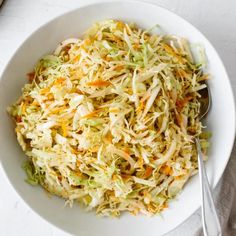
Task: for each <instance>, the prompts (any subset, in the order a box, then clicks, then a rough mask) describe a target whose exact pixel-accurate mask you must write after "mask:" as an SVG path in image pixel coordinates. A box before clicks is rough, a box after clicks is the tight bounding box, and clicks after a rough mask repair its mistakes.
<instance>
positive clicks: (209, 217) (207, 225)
mask: <svg viewBox="0 0 236 236" xmlns="http://www.w3.org/2000/svg"><path fill="white" fill-rule="evenodd" d="M195 141H196V146H197V152H198V169H199V178H200V186H201V198H202V209H201V210H202V225H203V233H204V235H205V236H221V235H222V231H221V226H220V222H219V218H218V215H217V212H216V207H215V204H214V200H213V197H212V192H211V189H210V185H209V182H208V179H207V174H206V170H205V166H204V163H203V155H202V151H201V146H200V141H199V139H198V138H196V140H195Z"/></svg>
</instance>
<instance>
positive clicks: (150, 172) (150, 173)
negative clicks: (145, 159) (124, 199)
mask: <svg viewBox="0 0 236 236" xmlns="http://www.w3.org/2000/svg"><path fill="white" fill-rule="evenodd" d="M152 171H153V169H152V167H151V166H147V168H146V170H145V173H144V178H145V179H147V178H148V177H150V176H151V175H152Z"/></svg>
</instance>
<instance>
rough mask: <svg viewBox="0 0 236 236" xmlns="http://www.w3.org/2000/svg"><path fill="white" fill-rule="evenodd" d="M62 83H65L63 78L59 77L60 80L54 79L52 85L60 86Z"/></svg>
mask: <svg viewBox="0 0 236 236" xmlns="http://www.w3.org/2000/svg"><path fill="white" fill-rule="evenodd" d="M64 82H65V78H63V77H60V78H58V79H56V80H55V81H54V83H53V84H54V85H61V84H62V83H64Z"/></svg>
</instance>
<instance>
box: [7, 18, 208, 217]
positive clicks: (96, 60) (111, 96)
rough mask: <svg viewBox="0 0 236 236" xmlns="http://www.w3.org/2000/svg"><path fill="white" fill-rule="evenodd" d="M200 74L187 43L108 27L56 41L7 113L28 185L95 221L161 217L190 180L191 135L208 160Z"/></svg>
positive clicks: (119, 25)
mask: <svg viewBox="0 0 236 236" xmlns="http://www.w3.org/2000/svg"><path fill="white" fill-rule="evenodd" d="M204 63H205V61H204ZM202 66H203V63H202V64H201V62H200V63H196V62H195V60H194V59H193V56H192V54H191V45H190V44H189V43H188V41H187V40H186V39H184V38H181V37H177V36H173V35H157V34H154V33H152V31H151V30H150V31H145V30H142V29H140V28H138V27H137V26H136V25H135V24H127V23H124V22H121V21H116V20H107V21H102V22H98V23H96V24H94V25H93V26H92V27H91V28H90V29H89V30H88V31H87V32H86V33H85V35H84V37H83V39H78V38H70V39H67V40H65V41H63V42H62V43H61V44H60V45H59V46H58V47H57V48H56V50H55V51H54V53H52V54H49V55H47V56H44V57H43V58H41V59H40V60H39V61H38V63H37V64H36V66H35V69H34V71H33V72H32V73H30V74H29V75H28V76H29V80H30V81H29V83H27V84H26V85H25V86H24V87H23V89H22V95H21V97H20V98H19V99H18V101H16V102H15V103H14V104H13V105H11V106H10V107H9V108H8V112H9V114H10V115H11V116H12V117H13V118H14V120H15V123H16V128H15V131H16V134H17V139H18V142H19V144H20V146H21V147H22V149H23V151H24V152H25V154H26V156H27V162H26V163H25V164H24V169H25V171H26V173H27V177H28V178H27V182H29V183H30V184H32V185H37V184H40V185H42V186H43V187H44V188H45V189H46V190H47V191H48V192H50V193H52V194H56V195H58V196H61V197H63V198H65V199H66V200H67V203H69V204H72V203H73V201H78V202H81V203H83V205H85V206H86V208H87V209H88V210H91V209H96V212H97V213H98V214H100V215H104V216H110V215H111V216H118V215H120V213H121V212H123V211H128V212H130V213H132V214H134V215H136V214H138V213H143V214H145V215H154V214H157V213H159V212H161V211H162V210H163V209H165V208H167V207H168V203H169V201H170V200H171V199H173V198H174V197H175V196H176V195H177V194H178V193H179V192H180V191H181V190H182V189H183V186H184V184H185V183H186V182H187V180H188V179H189V178H190V177H191V176H192V175H194V174H195V173H196V172H197V168H198V165H197V155H196V148H195V144H194V137H196V136H200V138H201V146H202V150H203V152H204V154H205V158H207V156H206V152H207V148H208V146H209V142H208V138H209V134H208V133H206V132H203V131H202V128H203V127H202V124H201V122H200V121H199V119H198V115H199V109H200V103H199V97H200V94H199V93H198V92H199V90H201V89H203V88H204V86H205V85H204V83H203V82H204V81H205V80H207V79H208V77H209V76H208V75H207V74H204V73H203V72H202Z"/></svg>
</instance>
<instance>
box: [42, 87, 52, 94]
mask: <svg viewBox="0 0 236 236" xmlns="http://www.w3.org/2000/svg"><path fill="white" fill-rule="evenodd" d="M49 92H50V88H43V89H40V94H41V95H43V94H45V93H49Z"/></svg>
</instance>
